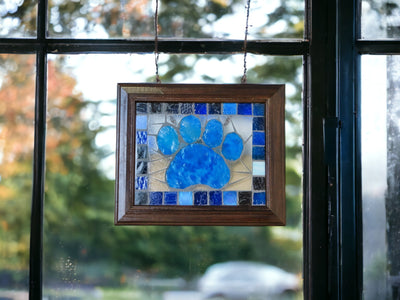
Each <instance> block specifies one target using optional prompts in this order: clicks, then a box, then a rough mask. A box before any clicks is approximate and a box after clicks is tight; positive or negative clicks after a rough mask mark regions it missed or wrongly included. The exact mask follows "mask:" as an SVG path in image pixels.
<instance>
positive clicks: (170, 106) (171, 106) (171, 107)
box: [166, 103, 179, 114]
mask: <svg viewBox="0 0 400 300" xmlns="http://www.w3.org/2000/svg"><path fill="white" fill-rule="evenodd" d="M166 112H167V113H170V114H177V113H179V103H167V108H166Z"/></svg>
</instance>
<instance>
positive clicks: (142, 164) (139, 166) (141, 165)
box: [136, 161, 147, 174]
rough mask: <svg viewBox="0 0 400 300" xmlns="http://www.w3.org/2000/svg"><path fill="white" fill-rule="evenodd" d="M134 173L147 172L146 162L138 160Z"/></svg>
mask: <svg viewBox="0 0 400 300" xmlns="http://www.w3.org/2000/svg"><path fill="white" fill-rule="evenodd" d="M136 174H147V162H146V161H138V162H137V163H136Z"/></svg>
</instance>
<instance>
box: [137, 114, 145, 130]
mask: <svg viewBox="0 0 400 300" xmlns="http://www.w3.org/2000/svg"><path fill="white" fill-rule="evenodd" d="M136 129H147V116H145V115H137V116H136Z"/></svg>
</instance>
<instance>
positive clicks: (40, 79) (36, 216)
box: [29, 0, 47, 299]
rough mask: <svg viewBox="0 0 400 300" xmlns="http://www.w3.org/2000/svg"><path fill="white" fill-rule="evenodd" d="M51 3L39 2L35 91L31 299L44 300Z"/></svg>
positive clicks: (43, 0) (41, 0) (30, 264)
mask: <svg viewBox="0 0 400 300" xmlns="http://www.w3.org/2000/svg"><path fill="white" fill-rule="evenodd" d="M46 23H47V0H39V1H38V18H37V42H38V43H39V50H38V51H37V52H36V89H35V139H34V152H33V158H34V160H33V187H32V209H31V235H30V262H29V298H30V299H42V273H43V272H42V268H43V202H44V181H45V149H46V110H47V105H46V104H47V103H46V102H47V99H46V89H47V48H46Z"/></svg>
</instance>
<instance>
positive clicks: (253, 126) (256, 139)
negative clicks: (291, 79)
mask: <svg viewBox="0 0 400 300" xmlns="http://www.w3.org/2000/svg"><path fill="white" fill-rule="evenodd" d="M282 87H283V86H282V85H281V86H278V85H276V86H265V85H264V86H263V85H154V84H142V85H135V84H133V85H126V86H125V87H122V85H120V95H119V108H118V110H119V116H118V119H119V120H118V124H119V126H118V127H119V129H118V131H119V133H118V142H117V143H118V148H119V150H118V152H119V156H117V165H118V171H117V181H116V184H117V202H116V203H117V204H116V209H117V210H116V218H117V219H116V220H117V221H116V223H117V224H118V222H119V219H121V217H122V218H124V215H125V214H126V213H127V212H128V211H130V210H131V209H133V210H135V215H130V214H129V213H128V214H127V215H125V216H128V215H129V216H128V219H130V218H131V217H133V218H134V219H135V218H137V217H138V211H140V213H144V214H147V213H148V212H149V210H151V209H156V208H157V207H158V208H157V209H161V210H162V211H160V212H158V213H161V214H163V213H166V212H167V211H168V214H166V220H169V221H171V222H174V221H175V219H174V218H173V217H172V216H171V212H173V213H172V214H178V215H180V217H178V216H177V215H176V216H175V217H176V218H177V219H178V220H179V219H180V218H183V219H187V220H189V219H188V218H189V215H191V216H192V217H193V214H194V215H196V216H197V217H199V216H201V217H200V219H201V220H200V219H196V218H193V220H197V221H195V222H200V223H202V222H205V221H207V222H209V221H210V220H208V219H206V216H207V213H209V212H211V211H208V210H210V209H211V210H214V213H215V209H218V210H220V213H228V215H229V214H232V213H234V214H237V213H239V214H240V213H243V211H245V215H246V218H247V217H248V218H254V216H253V215H252V214H253V213H254V212H253V211H252V210H257V209H258V213H259V214H261V215H262V214H265V213H266V212H267V211H268V213H272V214H271V216H272V218H275V217H277V216H278V215H279V217H278V218H280V217H283V218H284V215H285V209H284V207H285V204H284V200H285V196H284V192H282V191H284V188H283V187H284V109H283V107H284V98H283V96H284V89H281V88H282ZM202 93H204V95H202ZM272 145H273V146H274V147H272V148H271V146H272ZM185 209H186V210H190V214H188V215H187V216H186V215H184V214H185V211H184V210H185ZM221 209H222V210H221ZM224 209H225V210H226V211H223V210H224ZM146 210H147V212H146ZM235 210H236V211H235ZM140 213H139V214H140ZM201 214H203V215H201ZM271 216H270V217H271ZM263 217H264V218H266V219H268V218H269V217H266V216H263ZM218 218H220V217H218ZM261 219H262V218H261ZM266 219H264V220H263V222H264V221H265V222H267V223H268V221H266ZM153 220H155V219H154V218H151V220H150V221H149V222H150V223H151V224H154V223H153ZM166 220H164V221H166ZM131 221H132V220H130V221H129V222H131ZM142 221H145V222H146V220H141V221H140V222H142ZM164 221H163V220H162V218H157V220H156V223H157V224H159V223H163V222H164ZM169 221H168V222H169ZM253 221H255V219H254V220H253ZM259 221H260V220H258V219H257V221H255V222H259ZM275 221H276V220H275ZM182 222H183V223H184V224H187V222H186V221H182ZM219 222H220V220H218V221H214V223H213V224H215V225H217V223H218V224H219ZM224 222H229V224H233V225H235V224H241V223H240V222H244V219H243V220H241V221H238V222H239V223H236V220H233V221H232V220H229V219H225V221H224ZM279 222H280V221H279ZM222 223H223V222H222ZM222 223H221V224H222ZM261 223H262V222H261ZM168 224H169V223H168ZM179 224H180V223H179ZM189 224H192V225H194V224H193V223H192V219H190V220H189ZM196 224H197V223H196ZM207 224H208V223H207ZM223 224H225V223H223ZM263 224H265V223H263ZM274 224H277V223H274ZM279 224H281V223H279ZM253 225H254V224H253Z"/></svg>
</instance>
